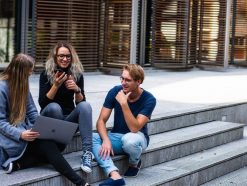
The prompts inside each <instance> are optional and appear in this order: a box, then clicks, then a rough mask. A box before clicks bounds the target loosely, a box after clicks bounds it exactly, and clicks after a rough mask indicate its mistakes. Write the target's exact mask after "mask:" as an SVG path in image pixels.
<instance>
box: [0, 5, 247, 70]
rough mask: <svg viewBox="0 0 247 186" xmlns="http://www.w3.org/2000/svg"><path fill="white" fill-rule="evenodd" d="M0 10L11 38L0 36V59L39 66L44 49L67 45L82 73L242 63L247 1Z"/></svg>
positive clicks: (246, 47) (246, 59)
mask: <svg viewBox="0 0 247 186" xmlns="http://www.w3.org/2000/svg"><path fill="white" fill-rule="evenodd" d="M0 5H1V6H0V7H1V8H2V9H3V10H5V9H4V7H5V8H6V7H8V10H10V11H9V12H6V11H2V13H0V34H2V35H6V36H7V34H9V35H8V36H7V39H6V37H0V38H1V39H0V44H1V45H0V46H1V47H0V60H1V61H0V62H8V61H9V59H11V56H13V55H14V53H17V52H25V53H29V54H30V55H32V56H33V57H35V59H36V61H37V63H36V66H37V67H40V68H43V67H44V63H45V60H46V57H47V55H48V53H49V50H50V48H51V47H52V46H53V45H54V44H55V43H56V42H57V41H59V40H67V41H69V42H71V43H72V44H73V45H74V46H75V48H76V50H77V52H78V54H79V57H80V60H81V62H82V63H83V66H84V67H85V70H86V71H97V70H99V69H101V68H117V69H118V68H121V66H122V65H124V64H126V63H139V64H141V65H143V66H151V67H155V68H171V67H172V68H188V67H193V66H195V65H211V66H222V67H226V63H227V64H236V65H245V64H247V28H246V25H247V2H246V1H245V0H137V1H133V0H121V1H119V0H90V1H88V0H61V1H55V0H29V1H18V0H8V1H7V0H0ZM133 6H135V7H133ZM229 8H230V9H229ZM6 10H7V9H6ZM7 20H9V22H8V21H7ZM7 43H8V45H7ZM7 48H8V49H7ZM7 54H8V56H7V57H6V55H7ZM6 59H8V60H6Z"/></svg>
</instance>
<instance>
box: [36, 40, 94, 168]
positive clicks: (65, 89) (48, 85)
mask: <svg viewBox="0 0 247 186" xmlns="http://www.w3.org/2000/svg"><path fill="white" fill-rule="evenodd" d="M82 72H83V67H82V64H81V62H80V60H79V58H78V55H77V54H76V51H75V49H74V48H73V46H72V45H71V44H69V43H67V42H58V43H57V44H56V45H55V46H54V47H53V49H52V50H51V51H50V54H49V56H48V59H47V61H46V69H45V70H44V71H43V72H42V73H41V74H40V82H39V104H40V107H41V115H44V116H47V117H52V118H56V119H62V120H66V121H71V122H75V123H78V124H79V131H80V135H81V140H82V157H81V169H82V170H83V171H85V172H87V173H89V172H91V171H92V166H91V162H92V108H91V106H90V104H89V103H88V102H86V97H85V93H84V78H83V74H82Z"/></svg>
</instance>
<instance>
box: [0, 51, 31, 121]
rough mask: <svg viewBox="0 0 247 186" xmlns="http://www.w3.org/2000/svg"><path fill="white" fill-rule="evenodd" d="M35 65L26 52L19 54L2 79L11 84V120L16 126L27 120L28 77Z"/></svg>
mask: <svg viewBox="0 0 247 186" xmlns="http://www.w3.org/2000/svg"><path fill="white" fill-rule="evenodd" d="M33 66H34V59H33V58H32V57H31V56H29V55H26V54H17V55H16V56H14V57H13V59H12V61H11V62H10V64H9V65H8V67H7V68H6V69H5V70H4V72H3V73H2V74H1V75H0V80H6V81H7V82H8V86H9V114H10V115H9V122H10V123H11V124H12V125H14V126H16V125H17V124H18V123H20V122H22V121H24V120H25V116H26V107H27V101H28V94H29V82H28V78H29V75H30V71H32V68H33Z"/></svg>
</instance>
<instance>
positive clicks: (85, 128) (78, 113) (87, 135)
mask: <svg viewBox="0 0 247 186" xmlns="http://www.w3.org/2000/svg"><path fill="white" fill-rule="evenodd" d="M40 114H41V115H43V116H47V117H51V118H56V119H61V120H66V121H70V122H74V123H78V124H79V131H80V135H81V140H82V150H83V151H85V150H87V151H90V152H92V107H91V106H90V104H89V103H87V102H85V101H83V102H80V103H78V104H77V105H76V107H75V109H74V110H73V111H72V112H71V113H70V114H69V115H67V116H65V115H63V111H62V108H61V106H60V105H59V104H57V103H54V102H53V103H50V104H48V105H47V106H46V107H45V108H44V109H43V110H42V112H41V113H40Z"/></svg>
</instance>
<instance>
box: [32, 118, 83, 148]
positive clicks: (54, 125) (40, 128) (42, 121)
mask: <svg viewBox="0 0 247 186" xmlns="http://www.w3.org/2000/svg"><path fill="white" fill-rule="evenodd" d="M78 126H79V125H78V124H77V123H73V122H69V121H64V120H59V119H55V118H50V117H45V116H41V115H39V116H38V117H37V119H36V121H35V123H34V125H33V128H32V131H35V132H39V133H40V136H39V137H38V138H39V139H50V140H54V141H56V142H59V143H63V144H68V143H69V142H71V140H72V138H73V136H74V134H75V132H76V130H77V128H78Z"/></svg>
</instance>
